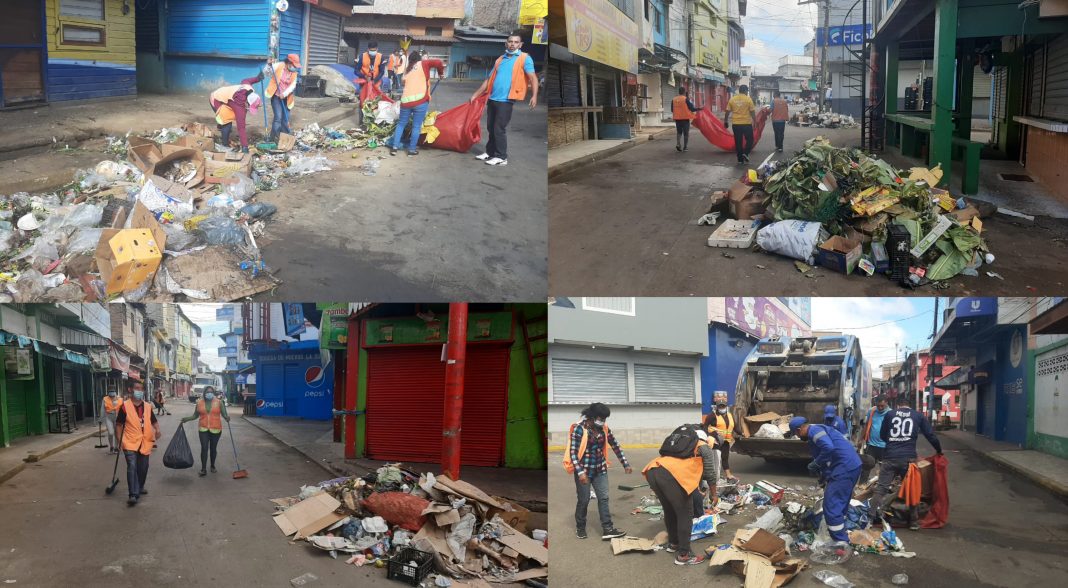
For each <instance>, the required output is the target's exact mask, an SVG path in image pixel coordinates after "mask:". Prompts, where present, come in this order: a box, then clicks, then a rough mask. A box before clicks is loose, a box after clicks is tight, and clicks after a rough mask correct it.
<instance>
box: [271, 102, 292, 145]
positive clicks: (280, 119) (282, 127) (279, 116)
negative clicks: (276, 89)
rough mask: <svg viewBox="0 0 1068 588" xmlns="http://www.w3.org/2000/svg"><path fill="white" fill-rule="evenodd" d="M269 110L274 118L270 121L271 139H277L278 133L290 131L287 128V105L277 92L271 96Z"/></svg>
mask: <svg viewBox="0 0 1068 588" xmlns="http://www.w3.org/2000/svg"><path fill="white" fill-rule="evenodd" d="M271 112H273V113H274V120H272V121H271V139H274V140H278V134H279V133H292V131H290V130H289V107H288V106H286V101H285V100H282V98H281V97H279V96H278V94H275V95H274V96H271Z"/></svg>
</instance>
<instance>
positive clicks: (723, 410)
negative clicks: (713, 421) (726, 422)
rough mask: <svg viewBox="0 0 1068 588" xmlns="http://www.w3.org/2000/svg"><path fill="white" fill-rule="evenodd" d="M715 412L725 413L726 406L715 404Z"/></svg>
mask: <svg viewBox="0 0 1068 588" xmlns="http://www.w3.org/2000/svg"><path fill="white" fill-rule="evenodd" d="M716 412H717V413H719V414H727V407H726V406H717V407H716Z"/></svg>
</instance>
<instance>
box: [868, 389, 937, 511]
mask: <svg viewBox="0 0 1068 588" xmlns="http://www.w3.org/2000/svg"><path fill="white" fill-rule="evenodd" d="M920 433H923V436H924V437H926V438H927V441H928V442H930V443H931V446H932V447H934V449H935V451H936V452H938V455H942V443H941V442H939V440H938V437H937V436H935V434H934V431H932V430H931V423H930V422H928V421H927V419H926V418H925V417H924V416H923V413H920V412H917V411H915V410H912V408H911V407H909V400H908V397H907V396H899V397H898V399H897V409H896V410H894V411H893V412H889V414H887V415H885V416H884V417H883V422H882V425H880V426H879V437H880V438H881V439H882V440H883V441H884V442H885V443H886V448H885V449H884V450H883V460H882V465H881V466H880V467H879V481H878V485H877V486H876V487H875V496H873V497H872V499H871V506H870V515H871V519H872V521H875V520H876V519H881V518H882V517H883V511H884V510H885V509H886V507H887V506H888V505H889V504H890V503H891V502H892V501H893V500H894V496H895V494H891V493H890V485H891V484H892V483H893V481H894V478H897V477H901V478H902V479H904V477H905V475H906V474H908V471H909V464H910V463H912V462H914V461H916V440H917V439H918V438H919V436H920ZM916 515H917V513H916V507H915V506H912V507H910V508H909V528H910V529H912V530H914V531H915V530H917V529H919V528H920V521H919V520H918V518H917V516H916Z"/></svg>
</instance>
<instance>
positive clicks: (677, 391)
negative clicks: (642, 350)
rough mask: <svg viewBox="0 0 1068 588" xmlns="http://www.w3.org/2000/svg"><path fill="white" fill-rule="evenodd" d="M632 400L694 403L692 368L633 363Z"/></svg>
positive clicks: (695, 394)
mask: <svg viewBox="0 0 1068 588" xmlns="http://www.w3.org/2000/svg"><path fill="white" fill-rule="evenodd" d="M634 400H635V401H636V402H673V403H686V404H695V403H696V402H697V392H696V389H695V388H694V375H693V368H688V367H671V366H663V365H643V364H639V363H636V364H634Z"/></svg>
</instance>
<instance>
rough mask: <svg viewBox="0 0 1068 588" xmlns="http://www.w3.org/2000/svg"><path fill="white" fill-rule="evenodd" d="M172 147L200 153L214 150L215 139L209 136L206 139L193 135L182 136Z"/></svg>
mask: <svg viewBox="0 0 1068 588" xmlns="http://www.w3.org/2000/svg"><path fill="white" fill-rule="evenodd" d="M174 145H177V146H180V147H188V148H190V149H199V150H201V151H211V150H212V149H215V139H214V138H213V137H212V136H211V135H208V136H206V137H205V136H203V135H193V134H190V135H183V136H182V137H179V138H178V140H177V141H175V142H174Z"/></svg>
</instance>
